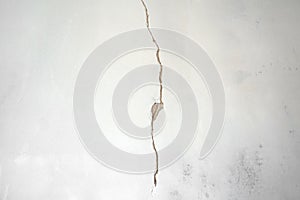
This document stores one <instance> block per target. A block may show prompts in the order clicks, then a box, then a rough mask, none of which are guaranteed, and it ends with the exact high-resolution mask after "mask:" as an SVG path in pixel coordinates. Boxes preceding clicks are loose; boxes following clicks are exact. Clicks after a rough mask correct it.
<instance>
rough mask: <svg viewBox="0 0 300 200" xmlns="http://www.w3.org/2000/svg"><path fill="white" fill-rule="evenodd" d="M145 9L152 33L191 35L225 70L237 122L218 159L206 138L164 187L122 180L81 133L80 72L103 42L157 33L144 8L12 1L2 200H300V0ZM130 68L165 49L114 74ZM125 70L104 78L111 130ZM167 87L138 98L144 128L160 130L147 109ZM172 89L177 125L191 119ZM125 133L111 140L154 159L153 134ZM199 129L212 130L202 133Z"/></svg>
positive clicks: (118, 1) (169, 101) (0, 59)
mask: <svg viewBox="0 0 300 200" xmlns="http://www.w3.org/2000/svg"><path fill="white" fill-rule="evenodd" d="M146 3H147V5H148V10H149V13H150V22H151V26H152V27H156V28H161V29H166V30H172V31H175V32H178V33H180V34H182V35H184V36H186V37H188V38H190V39H192V40H193V41H194V42H195V43H196V44H198V45H199V46H201V48H202V49H204V50H205V52H206V53H207V55H208V57H209V58H210V59H211V61H212V62H213V63H214V65H215V67H216V69H217V70H218V72H219V75H220V77H221V79H222V83H223V86H224V91H225V96H226V106H225V108H226V114H225V120H224V127H223V130H222V133H221V137H220V138H219V140H218V142H217V144H216V146H215V147H214V148H213V151H211V153H210V154H209V155H208V156H206V157H205V158H202V157H201V156H200V151H201V147H202V145H203V143H204V139H205V134H204V133H203V134H204V135H202V136H201V137H199V138H198V139H196V140H195V141H194V143H193V144H192V145H191V147H190V148H188V149H187V151H186V152H185V154H184V155H182V156H181V157H180V158H179V159H178V160H177V161H176V162H175V163H173V164H172V165H170V166H168V167H165V168H163V169H161V170H160V171H159V174H158V185H157V187H156V188H153V174H152V173H145V174H144V173H142V174H131V173H123V172H119V171H118V170H113V169H111V168H110V167H107V166H105V165H103V164H101V163H100V162H98V161H97V160H96V159H95V158H94V157H93V156H91V154H90V153H89V152H88V151H87V149H86V148H85V146H84V145H83V142H82V141H81V139H80V137H79V135H78V133H77V128H76V123H75V121H74V108H73V95H74V88H75V85H76V80H77V77H78V74H79V72H80V69H81V67H82V66H83V63H84V62H85V61H86V59H87V58H88V56H89V55H90V54H91V53H92V52H93V51H94V50H95V49H96V48H97V47H98V46H99V45H101V44H102V43H103V42H105V41H107V40H109V39H110V38H112V37H114V36H116V35H118V34H120V33H124V32H127V31H132V30H136V29H141V28H145V27H146V25H145V13H144V8H143V6H142V4H141V2H140V1H139V0H97V1H96V0H94V1H92V0H86V1H83V0H72V1H71V0H60V1H59V0H51V1H50V0H48V1H47V0H26V1H21V0H19V1H17V0H11V1H4V0H1V1H0V199H1V200H2V199H3V200H23V199H24V200H29V199H30V200H40V199H44V200H54V199H55V200H60V199H61V200H66V199H69V200H83V199H90V200H94V199H95V200H96V199H97V200H99V199H103V200H114V199H124V200H127V199H128V200H142V199H161V200H204V199H216V200H265V199H272V200H283V199H286V200H298V199H299V198H300V173H299V169H300V159H299V155H300V106H299V102H300V26H299V21H300V1H298V0H252V1H249V0H215V1H204V0H176V1H174V0H163V1H159V0H146ZM146 36H147V38H146V37H145V40H148V41H150V39H149V37H150V36H149V35H146ZM158 38H159V36H158ZM158 42H159V40H158ZM121 45H122V44H120V46H121ZM115 48H118V47H115ZM161 57H162V58H161V59H162V61H165V64H166V65H168V66H170V67H172V66H173V67H175V65H176V66H177V68H176V69H177V72H180V70H181V71H182V72H180V73H181V74H185V75H186V77H188V78H186V80H191V81H192V80H193V78H192V77H193V76H192V75H193V73H192V71H190V70H187V68H185V67H184V63H182V64H180V61H178V62H177V60H178V58H176V56H175V57H172V55H171V54H168V53H166V52H162V53H161ZM147 59H148V60H147ZM176 59H177V60H176ZM129 61H130V62H132V63H133V62H136V63H138V64H139V65H145V64H156V60H155V50H154V49H149V50H144V51H143V52H142V53H141V52H136V54H135V55H134V56H132V55H128V56H127V57H126V58H124V59H123V61H122V60H120V61H119V62H116V63H115V64H114V66H115V67H116V68H115V69H117V67H118V66H125V65H126V63H129ZM122 63H123V64H122ZM136 63H135V64H136ZM132 66H133V65H131V64H128V66H127V67H128V69H129V68H130V67H132ZM154 67H157V65H155V66H154ZM112 69H114V68H112ZM119 69H120V70H110V71H109V72H110V73H111V76H110V79H109V78H106V82H105V80H104V79H103V81H104V83H103V84H102V86H103V85H104V86H105V87H104V88H101V87H98V88H97V91H98V92H97V91H96V93H95V99H96V101H95V108H96V111H95V115H96V117H97V120H99V121H100V124H101V120H102V123H104V125H108V124H109V123H110V122H113V120H112V121H105V120H106V117H107V115H103V111H104V110H105V108H108V111H107V112H110V109H109V108H110V107H105V106H104V107H103V108H101V105H104V104H105V103H107V105H110V101H109V100H107V99H106V97H107V96H106V95H102V93H101V92H106V94H108V95H109V94H110V95H112V94H111V93H110V92H111V90H110V89H111V88H112V87H113V84H114V83H117V77H115V76H121V74H122V70H121V69H122V67H119ZM157 69H158V68H157ZM164 72H165V74H164V75H165V77H166V76H167V71H164ZM154 73H155V74H154V77H156V75H157V74H156V71H154ZM113 74H114V75H113ZM152 75H153V74H151V76H152ZM149 76H150V74H149ZM145 77H147V76H145ZM145 77H141V78H145ZM189 77H190V78H189ZM204 78H205V77H204ZM194 86H197V84H196V82H195V85H194ZM198 86H199V87H198V90H197V89H196V92H195V93H197V95H198V97H197V98H198V99H200V100H199V113H200V114H199V116H200V117H199V119H200V121H201V122H203V124H205V120H206V121H207V119H206V117H205V116H206V115H205V112H207V113H208V115H207V116H209V113H210V111H209V109H208V110H207V109H206V108H208V107H209V105H210V101H209V100H205V98H207V96H206V93H205V92H202V91H201V85H200V84H199V85H198ZM157 88H158V87H155V86H153V85H152V86H149V87H144V89H143V90H142V91H139V90H137V92H136V94H135V95H133V97H131V100H130V101H129V102H128V112H129V115H130V117H131V120H132V121H134V122H135V123H136V124H140V125H141V126H146V125H147V123H149V121H147V120H148V119H149V112H148V110H145V109H144V110H143V109H141V108H145V105H151V103H153V100H155V99H157V97H158V96H157V91H158V90H156V89H157ZM196 88H197V87H196ZM177 89H180V87H179V88H177ZM165 91H166V92H165V95H166V99H165V104H166V109H165V112H166V115H167V119H168V120H170V119H172V120H175V121H176V120H177V121H178V122H180V121H182V120H183V119H181V118H180V116H179V115H177V114H176V112H177V111H178V112H180V106H178V105H177V104H176V98H175V97H174V95H173V96H172V90H169V91H167V90H165ZM201 95H202V97H203V98H201ZM201 99H202V101H201ZM201 102H202V104H201ZM297 102H298V103H297ZM102 103H103V104H102ZM200 104H201V105H203V106H202V107H201V106H200ZM105 105H106V104H105ZM205 105H207V107H206V106H205ZM126 106H127V105H126ZM168 112H170V113H171V114H169V115H168ZM172 112H173V113H174V114H172ZM201 112H202V115H201ZM178 116H179V117H178ZM203 116H204V117H203ZM190 118H192V117H190ZM185 119H186V118H185ZM103 120H104V121H103ZM188 120H191V119H188ZM208 121H209V120H208ZM178 124H180V123H175V122H174V123H169V125H168V124H166V126H165V127H167V128H169V129H168V130H169V133H170V134H169V135H167V134H166V136H165V137H164V134H161V139H159V137H160V135H158V136H157V140H156V141H157V145H158V148H164V147H165V146H167V145H168V144H169V143H168V142H170V141H171V140H172V139H174V138H175V137H176V131H172V130H173V129H174V130H177V129H178ZM200 124H202V123H200ZM104 125H103V126H104ZM203 126H204V125H203ZM114 128H116V127H107V130H111V132H110V131H107V132H106V133H105V134H106V137H107V138H108V139H109V141H111V142H112V143H114V145H115V146H116V147H118V148H123V149H126V151H127V152H131V153H140V154H142V153H153V149H152V147H151V140H149V138H148V139H146V140H140V141H139V142H135V141H134V140H133V139H132V138H131V139H128V138H129V137H127V136H126V137H125V136H122V137H124V138H123V139H122V138H120V137H121V136H120V137H119V136H118V135H116V134H117V132H115V131H113V130H114ZM198 128H199V132H201V125H200V127H198ZM202 131H203V130H202ZM204 132H205V131H204ZM114 133H116V134H114ZM144 134H145V133H144ZM147 134H148V132H147ZM149 134H150V132H149ZM172 134H173V135H172ZM174 134H175V135H174ZM126 138H127V140H126ZM103 153H104V154H106V155H110V153H111V152H103ZM122 159H125V158H122V157H120V163H122ZM125 162H126V161H125ZM140 164H141V165H142V164H143V163H140ZM153 165H154V163H153ZM152 189H153V192H152V193H151V190H152Z"/></svg>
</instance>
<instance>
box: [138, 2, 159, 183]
mask: <svg viewBox="0 0 300 200" xmlns="http://www.w3.org/2000/svg"><path fill="white" fill-rule="evenodd" d="M140 1H141V2H142V4H143V6H144V9H145V14H146V26H147V30H148V32H149V34H150V36H151V39H152V41H153V43H154V45H155V46H156V54H155V56H156V60H157V62H158V64H159V66H160V70H159V77H158V80H159V103H156V102H155V103H154V104H153V105H152V107H151V114H152V117H151V139H152V148H153V150H154V152H155V172H154V175H153V179H154V187H156V185H157V178H156V176H157V174H158V152H157V149H156V145H155V141H154V121H155V120H156V118H157V116H158V114H159V112H160V111H161V110H162V109H163V107H164V103H163V85H162V73H163V65H162V63H161V60H160V54H159V53H160V47H159V45H158V43H157V41H156V39H155V37H154V35H153V33H152V31H151V29H150V22H149V16H150V15H149V12H148V8H147V5H146V3H145V1H144V0H140Z"/></svg>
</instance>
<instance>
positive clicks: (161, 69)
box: [141, 0, 163, 104]
mask: <svg viewBox="0 0 300 200" xmlns="http://www.w3.org/2000/svg"><path fill="white" fill-rule="evenodd" d="M141 2H142V4H143V6H144V9H145V14H146V26H147V30H148V32H149V34H150V36H151V38H152V41H153V43H154V44H155V46H156V54H155V55H156V60H157V62H158V64H159V66H160V71H159V100H160V103H161V104H163V100H162V96H163V95H162V92H163V86H162V72H163V65H162V63H161V61H160V54H159V53H160V47H159V45H158V43H157V41H156V39H155V37H154V35H153V33H152V31H151V28H150V20H149V17H150V15H149V11H148V8H147V5H146V3H145V1H144V0H141Z"/></svg>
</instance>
